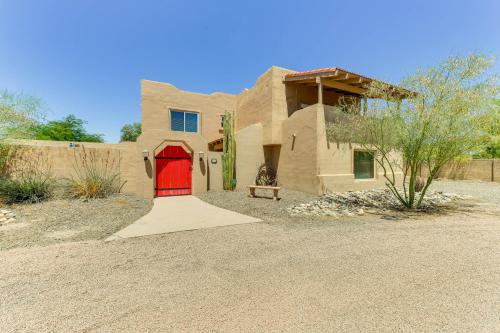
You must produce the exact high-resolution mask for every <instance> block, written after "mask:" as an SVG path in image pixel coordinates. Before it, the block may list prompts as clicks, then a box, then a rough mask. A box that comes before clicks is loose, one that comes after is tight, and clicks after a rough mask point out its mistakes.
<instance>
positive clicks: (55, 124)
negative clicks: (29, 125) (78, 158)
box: [33, 114, 103, 142]
mask: <svg viewBox="0 0 500 333" xmlns="http://www.w3.org/2000/svg"><path fill="white" fill-rule="evenodd" d="M85 123H86V122H85V121H84V120H82V119H79V118H76V117H75V116H74V115H72V114H70V115H69V116H66V117H65V118H63V119H62V120H55V121H49V122H47V123H40V124H36V125H35V126H33V133H34V138H35V139H37V140H55V141H76V142H103V135H102V134H90V133H87V131H86V130H85V128H84V124H85Z"/></svg>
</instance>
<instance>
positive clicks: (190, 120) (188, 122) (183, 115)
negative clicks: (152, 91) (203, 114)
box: [170, 110, 198, 133]
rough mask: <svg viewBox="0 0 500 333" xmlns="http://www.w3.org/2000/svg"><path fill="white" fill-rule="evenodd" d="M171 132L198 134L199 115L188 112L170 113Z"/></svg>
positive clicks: (172, 111)
mask: <svg viewBox="0 0 500 333" xmlns="http://www.w3.org/2000/svg"><path fill="white" fill-rule="evenodd" d="M170 130H172V131H179V132H190V133H198V113H196V112H187V111H178V110H175V111H174V110H171V111H170Z"/></svg>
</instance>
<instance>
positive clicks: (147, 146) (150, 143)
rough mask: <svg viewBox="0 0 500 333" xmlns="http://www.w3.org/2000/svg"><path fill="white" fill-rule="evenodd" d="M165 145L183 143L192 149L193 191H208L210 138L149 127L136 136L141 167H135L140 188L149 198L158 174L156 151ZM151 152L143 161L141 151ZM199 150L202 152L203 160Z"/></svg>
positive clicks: (185, 147) (138, 189)
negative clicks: (208, 139)
mask: <svg viewBox="0 0 500 333" xmlns="http://www.w3.org/2000/svg"><path fill="white" fill-rule="evenodd" d="M166 145H171V146H182V147H183V148H184V149H185V150H186V151H187V152H188V153H193V161H192V163H193V164H192V171H191V180H192V193H193V194H198V193H203V192H206V191H207V184H208V180H207V176H208V171H207V156H208V149H207V147H208V141H207V140H206V139H205V138H203V137H202V136H201V135H198V134H191V133H181V132H175V133H174V132H171V131H167V130H149V131H147V132H144V133H142V134H141V136H140V137H139V138H138V139H137V151H136V154H135V155H136V156H137V157H138V160H137V164H138V168H137V171H136V177H137V184H138V185H137V191H138V193H139V194H140V195H142V196H143V197H146V198H152V197H153V196H154V185H155V176H156V166H155V159H154V157H155V155H156V154H158V153H159V152H160V151H161V150H162V149H163V148H164V147H165V146H166ZM144 150H147V151H148V152H149V159H148V160H147V161H144V160H143V158H142V151H144ZM199 152H203V159H202V160H201V161H200V159H199V154H198V153H199Z"/></svg>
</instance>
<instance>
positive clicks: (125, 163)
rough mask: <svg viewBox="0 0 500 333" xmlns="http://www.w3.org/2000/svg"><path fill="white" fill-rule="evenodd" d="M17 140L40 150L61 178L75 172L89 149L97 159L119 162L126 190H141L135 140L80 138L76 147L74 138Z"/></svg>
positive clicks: (119, 171) (115, 164) (128, 191)
mask: <svg viewBox="0 0 500 333" xmlns="http://www.w3.org/2000/svg"><path fill="white" fill-rule="evenodd" d="M13 143H14V144H16V145H18V146H20V147H22V148H23V149H28V150H29V151H30V152H33V153H34V154H40V155H39V156H40V157H41V161H43V162H44V163H48V167H49V168H50V170H51V172H52V173H53V175H54V176H55V177H56V178H58V179H64V178H69V177H72V176H74V175H75V168H74V166H75V163H76V161H77V160H79V159H80V157H81V156H82V154H83V151H84V150H85V152H86V153H87V154H88V155H93V156H94V157H95V159H96V160H99V161H106V160H108V162H109V163H111V164H113V165H114V166H115V171H116V172H118V173H119V174H120V182H124V183H125V184H124V186H123V188H122V191H123V192H126V193H137V182H136V176H135V174H136V168H137V164H136V159H135V158H134V156H135V154H136V150H137V149H136V143H135V142H122V143H119V144H107V143H94V142H76V143H74V144H75V145H76V146H75V147H74V148H70V147H69V144H70V142H66V141H46V140H16V141H14V142H13ZM98 163H100V162H98Z"/></svg>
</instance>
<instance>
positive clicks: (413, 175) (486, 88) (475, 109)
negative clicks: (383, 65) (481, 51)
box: [327, 55, 499, 208]
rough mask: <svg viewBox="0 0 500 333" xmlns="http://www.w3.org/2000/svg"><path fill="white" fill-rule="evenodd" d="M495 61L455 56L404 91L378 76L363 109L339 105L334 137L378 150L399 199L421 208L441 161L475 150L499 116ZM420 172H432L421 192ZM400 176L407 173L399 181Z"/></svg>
mask: <svg viewBox="0 0 500 333" xmlns="http://www.w3.org/2000/svg"><path fill="white" fill-rule="evenodd" d="M492 64H493V61H492V59H490V58H487V57H484V56H481V55H471V56H467V57H463V58H461V57H451V58H449V59H448V60H447V61H446V62H444V63H443V64H441V65H439V66H437V67H431V68H428V69H426V70H419V71H417V72H416V73H415V74H414V75H412V76H410V77H408V78H407V79H405V80H403V81H402V83H401V84H400V87H401V89H400V88H395V87H394V86H390V85H388V84H385V83H382V82H376V81H374V82H372V83H370V85H369V86H368V87H367V92H366V94H365V96H364V100H365V101H366V102H365V103H364V105H363V106H361V104H362V103H360V101H361V100H363V99H358V98H351V99H343V100H342V101H341V102H340V106H339V108H338V110H336V111H335V112H333V113H334V114H332V115H331V116H330V119H332V121H331V122H329V123H328V124H327V136H328V139H329V140H330V141H337V142H339V141H340V142H354V143H357V144H359V145H361V146H362V147H363V148H365V149H367V150H371V151H373V152H374V158H375V160H376V162H377V164H378V165H379V166H380V167H381V169H382V170H383V173H384V177H385V179H386V184H387V186H388V188H389V189H390V190H391V192H392V193H393V194H394V196H395V197H396V198H397V199H398V200H399V201H400V202H401V203H402V204H403V205H404V206H405V207H407V208H415V207H416V208H419V207H420V206H421V204H422V200H423V198H424V196H425V193H426V191H427V189H428V188H429V186H430V185H431V183H432V180H433V179H434V177H435V176H436V174H437V173H438V172H439V170H440V169H441V168H442V167H443V165H444V164H446V163H447V162H450V161H452V160H454V159H456V158H459V157H461V156H465V155H470V154H471V153H473V152H474V151H477V149H478V147H480V146H481V145H482V144H483V143H484V137H485V135H486V131H487V128H488V122H490V121H491V117H494V118H495V117H498V114H499V113H498V110H499V106H498V105H496V104H495V103H494V102H493V99H494V98H496V97H497V96H498V94H499V85H498V78H497V76H495V75H491V74H490V73H489V71H490V69H491V66H492ZM487 119H489V120H487ZM420 169H424V170H427V171H428V172H427V177H426V180H425V184H424V185H423V188H422V189H421V191H420V193H418V192H417V189H418V188H417V187H418V186H417V180H418V173H419V170H420ZM398 173H402V174H403V180H402V183H400V184H398V183H397V174H398Z"/></svg>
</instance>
